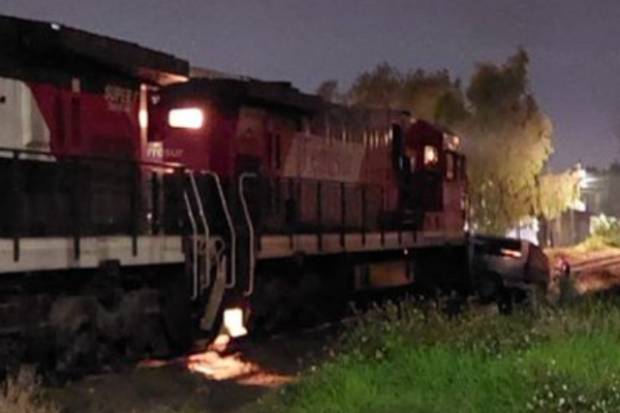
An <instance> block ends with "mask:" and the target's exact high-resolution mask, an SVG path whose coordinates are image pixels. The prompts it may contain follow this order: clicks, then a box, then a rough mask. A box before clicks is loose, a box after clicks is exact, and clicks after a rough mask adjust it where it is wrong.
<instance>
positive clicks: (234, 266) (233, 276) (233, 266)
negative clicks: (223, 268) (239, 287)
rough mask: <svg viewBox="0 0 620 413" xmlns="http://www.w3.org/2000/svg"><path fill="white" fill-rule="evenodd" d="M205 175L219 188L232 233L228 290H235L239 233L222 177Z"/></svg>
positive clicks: (213, 174)
mask: <svg viewBox="0 0 620 413" xmlns="http://www.w3.org/2000/svg"><path fill="white" fill-rule="evenodd" d="M205 174H207V175H209V176H211V177H212V178H213V180H214V181H215V186H216V187H217V192H218V195H219V197H220V202H221V203H222V210H223V211H224V215H225V216H226V223H227V225H228V230H229V231H230V244H231V247H230V249H231V268H230V273H231V277H230V278H231V280H230V282H226V288H233V287H234V286H235V284H236V283H237V272H236V271H237V257H236V252H237V233H236V231H235V227H234V225H233V220H232V216H231V215H230V210H229V209H228V202H226V198H225V197H224V191H223V190H222V184H221V182H220V177H219V176H218V174H216V173H215V172H211V171H206V172H205Z"/></svg>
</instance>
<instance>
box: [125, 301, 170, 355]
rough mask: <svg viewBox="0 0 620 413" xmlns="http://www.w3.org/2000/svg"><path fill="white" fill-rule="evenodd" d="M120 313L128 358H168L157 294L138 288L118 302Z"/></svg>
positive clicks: (163, 324) (163, 323)
mask: <svg viewBox="0 0 620 413" xmlns="http://www.w3.org/2000/svg"><path fill="white" fill-rule="evenodd" d="M120 312H121V319H122V324H123V327H124V336H125V337H126V340H127V341H126V342H127V355H128V357H129V358H130V359H138V358H141V357H144V356H155V357H161V356H166V355H168V353H169V346H168V340H167V338H166V334H165V331H166V330H165V322H164V319H163V317H162V313H161V306H160V304H159V292H158V291H156V290H150V289H141V290H137V291H132V292H130V293H128V294H127V295H126V296H125V297H124V298H123V301H122V302H121V308H120Z"/></svg>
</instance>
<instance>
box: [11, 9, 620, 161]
mask: <svg viewBox="0 0 620 413" xmlns="http://www.w3.org/2000/svg"><path fill="white" fill-rule="evenodd" d="M0 14H8V15H15V16H19V17H26V18H34V19H40V20H51V21H57V22H59V23H63V24H67V25H70V26H74V27H77V28H81V29H85V30H89V31H94V32H96V33H101V34H106V35H109V36H112V37H118V38H122V39H126V40H130V41H133V42H136V43H139V44H142V45H144V46H150V47H153V48H156V49H160V50H163V51H166V52H169V53H173V54H175V55H177V56H179V57H182V58H186V59H189V60H190V61H191V62H192V63H193V64H194V65H196V66H205V67H209V68H213V69H218V70H223V71H229V72H234V73H238V74H246V75H251V76H253V77H258V78H263V79H269V80H290V81H292V82H293V83H295V84H296V85H297V86H298V87H300V88H301V89H303V90H306V91H313V90H314V89H315V88H316V86H317V85H318V84H319V83H320V82H321V81H322V80H325V79H332V78H333V79H337V80H339V81H340V82H341V84H343V85H348V84H349V83H350V82H351V80H352V79H353V78H354V77H355V76H356V75H357V74H358V73H359V72H360V71H362V70H364V69H368V68H371V67H373V66H374V65H375V64H377V63H379V62H381V61H388V62H390V63H392V64H394V65H395V66H397V67H399V68H401V69H408V68H411V67H414V68H418V67H419V68H425V69H439V68H447V69H449V70H450V71H451V72H452V73H453V74H456V75H458V76H460V77H462V78H463V79H464V80H467V79H468V78H469V76H470V75H471V73H472V70H473V69H474V68H475V64H476V62H480V61H493V62H502V61H504V60H505V58H506V57H508V56H509V55H511V54H512V53H514V52H515V50H516V48H517V46H519V45H522V46H524V47H525V48H526V49H527V50H528V51H529V52H530V56H531V59H532V64H531V78H532V88H533V91H534V92H535V95H536V96H537V98H538V100H539V102H540V103H541V106H542V107H543V109H544V110H545V111H546V112H547V113H548V114H549V115H550V117H551V118H552V120H553V122H554V124H555V128H556V134H555V135H556V153H555V155H554V156H553V159H552V163H551V164H552V166H553V167H554V169H559V168H563V167H567V166H570V165H573V164H574V163H575V162H577V161H578V160H582V162H583V163H584V164H586V165H596V166H605V165H607V164H608V163H609V162H611V161H613V160H614V159H620V1H617V0H590V1H586V0H536V1H535V0H469V1H467V0H415V1H414V0H411V1H405V0H383V1H382V0H374V1H371V0H244V1H241V0H222V1H220V0H177V1H163V0H122V1H121V0H105V1H94V0H0Z"/></svg>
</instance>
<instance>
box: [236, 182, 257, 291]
mask: <svg viewBox="0 0 620 413" xmlns="http://www.w3.org/2000/svg"><path fill="white" fill-rule="evenodd" d="M248 178H256V174H253V173H249V172H245V173H242V174H241V175H240V176H239V199H240V200H241V206H242V207H243V215H244V217H245V221H246V223H247V224H248V232H249V238H250V239H249V244H250V246H249V249H250V251H249V255H250V268H249V271H248V276H249V282H248V289H247V290H246V291H244V292H243V295H245V296H246V297H248V296H250V295H252V293H253V292H254V271H255V266H256V259H255V257H254V224H253V223H252V217H251V216H250V211H249V209H248V203H247V200H246V199H245V192H244V183H245V180H246V179H248Z"/></svg>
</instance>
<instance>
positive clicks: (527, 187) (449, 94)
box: [327, 49, 568, 233]
mask: <svg viewBox="0 0 620 413" xmlns="http://www.w3.org/2000/svg"><path fill="white" fill-rule="evenodd" d="M528 65H529V56H528V54H527V52H526V51H525V50H523V49H519V50H518V51H517V52H516V53H515V54H514V55H513V56H511V57H510V58H508V59H507V61H506V62H505V63H504V64H501V65H497V64H493V63H485V64H480V65H478V67H477V69H476V71H475V73H474V74H473V76H472V78H471V79H470V82H469V85H468V86H467V88H466V90H465V91H463V87H462V86H461V83H460V81H459V80H458V79H456V80H453V79H452V78H451V77H450V74H449V73H448V71H447V70H439V71H435V72H427V71H424V70H410V71H408V72H406V73H405V74H403V73H401V72H400V71H399V70H398V69H396V68H395V67H393V66H391V65H389V64H388V63H382V64H379V65H378V66H376V67H375V68H374V69H372V70H370V71H367V72H363V73H362V74H361V75H360V76H359V77H358V78H357V79H356V80H355V82H354V83H353V86H352V87H351V89H350V91H349V92H348V96H349V97H350V102H351V103H352V104H359V105H363V106H366V107H374V108H380V109H407V110H409V111H411V112H412V113H413V115H414V117H416V118H418V119H424V120H427V121H430V122H433V123H436V124H439V125H440V126H442V127H443V128H445V129H448V130H451V131H452V132H456V133H458V134H459V135H462V136H463V137H464V141H465V143H466V144H465V145H464V150H465V152H466V155H467V157H468V178H469V194H470V206H471V216H472V218H473V219H474V228H475V229H476V230H478V231H481V232H488V233H505V231H506V230H508V229H509V228H511V227H514V226H516V225H518V224H520V223H521V221H522V220H524V219H526V218H528V217H532V216H535V215H537V214H542V215H544V216H546V215H548V214H550V215H553V214H554V213H555V211H557V210H559V209H562V208H563V206H562V205H564V202H563V198H562V199H553V200H552V199H549V195H548V194H546V193H545V194H544V195H541V194H542V193H541V192H540V191H541V188H542V187H543V186H544V188H546V189H549V188H551V187H552V186H553V185H558V186H559V188H560V192H562V193H564V189H562V188H564V185H565V184H566V180H565V179H560V178H558V179H555V178H554V179H552V178H550V177H549V178H548V177H544V178H541V174H542V171H543V168H544V166H545V165H546V163H547V161H548V158H549V156H550V155H551V153H552V136H553V126H552V123H551V121H550V119H549V118H548V117H547V116H546V115H545V114H544V113H543V112H542V111H541V110H540V108H539V106H538V104H537V102H536V99H535V98H534V96H533V94H532V93H531V91H530V89H529V77H528ZM327 90H329V88H327ZM566 185H568V184H566ZM549 190H550V189H549ZM550 191H551V190H550ZM551 192H553V191H551ZM567 196H568V195H567ZM546 203H549V205H546ZM560 206H562V207H560Z"/></svg>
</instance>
